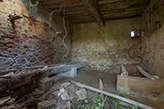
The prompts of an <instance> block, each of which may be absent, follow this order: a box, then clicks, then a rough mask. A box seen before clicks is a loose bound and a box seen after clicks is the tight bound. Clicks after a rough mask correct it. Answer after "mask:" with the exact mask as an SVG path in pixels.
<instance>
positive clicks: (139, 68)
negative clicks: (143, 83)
mask: <svg viewBox="0 0 164 109" xmlns="http://www.w3.org/2000/svg"><path fill="white" fill-rule="evenodd" d="M137 69H138V71H139V72H140V73H141V74H142V75H144V76H146V77H147V78H149V79H151V80H155V78H154V77H153V76H152V75H150V74H149V73H147V72H146V71H144V70H143V69H142V68H141V67H140V66H137Z"/></svg>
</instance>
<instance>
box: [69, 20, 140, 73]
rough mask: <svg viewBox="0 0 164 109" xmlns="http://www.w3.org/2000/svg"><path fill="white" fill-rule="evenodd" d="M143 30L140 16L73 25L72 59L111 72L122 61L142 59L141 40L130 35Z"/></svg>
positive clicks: (135, 62) (123, 62)
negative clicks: (104, 22) (132, 31)
mask: <svg viewBox="0 0 164 109" xmlns="http://www.w3.org/2000/svg"><path fill="white" fill-rule="evenodd" d="M133 27H134V28H136V29H138V30H139V29H141V18H129V19H121V20H111V21H106V24H105V26H104V27H101V26H99V25H98V24H97V23H87V24H74V25H73V26H72V30H73V36H72V61H74V62H85V63H87V64H88V65H89V66H90V68H91V69H95V70H101V71H108V70H109V69H111V68H113V67H114V66H117V65H120V64H139V63H140V62H141V39H140V38H134V39H132V38H131V36H130V32H131V30H132V29H133Z"/></svg>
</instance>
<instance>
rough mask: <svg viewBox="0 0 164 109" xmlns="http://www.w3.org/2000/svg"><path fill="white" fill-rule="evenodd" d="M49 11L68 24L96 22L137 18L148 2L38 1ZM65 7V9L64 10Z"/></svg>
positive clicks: (136, 0) (119, 0)
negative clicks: (63, 18)
mask: <svg viewBox="0 0 164 109" xmlns="http://www.w3.org/2000/svg"><path fill="white" fill-rule="evenodd" d="M40 1H41V2H42V3H43V5H45V6H46V7H47V8H48V9H50V10H51V11H54V10H59V9H60V7H62V8H61V10H60V12H56V14H58V15H59V16H61V17H63V13H64V10H65V20H66V21H68V22H70V23H88V22H98V23H99V24H100V25H104V22H105V20H111V19H123V18H130V17H139V16H141V14H142V13H143V11H144V10H145V9H146V7H147V5H148V4H149V2H150V0H40ZM64 7H65V8H64Z"/></svg>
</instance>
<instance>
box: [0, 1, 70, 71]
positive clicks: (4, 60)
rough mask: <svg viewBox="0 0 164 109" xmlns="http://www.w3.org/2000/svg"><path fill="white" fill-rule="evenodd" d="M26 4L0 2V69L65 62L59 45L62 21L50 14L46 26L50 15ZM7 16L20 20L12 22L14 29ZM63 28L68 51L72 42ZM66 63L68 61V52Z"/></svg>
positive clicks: (63, 53)
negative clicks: (14, 16) (50, 18)
mask: <svg viewBox="0 0 164 109" xmlns="http://www.w3.org/2000/svg"><path fill="white" fill-rule="evenodd" d="M29 1H30V0H3V2H0V69H7V68H18V67H21V68H22V67H27V66H34V65H45V64H57V63H63V62H65V61H66V60H64V59H63V56H64V55H65V54H66V48H65V46H64V45H63V43H62V38H63V36H64V35H65V31H64V28H63V20H62V18H61V17H59V16H57V15H55V14H53V16H52V20H51V22H49V15H50V11H49V10H47V9H45V7H44V6H43V5H42V4H41V3H39V5H37V7H33V6H30V2H29ZM31 1H32V0H31ZM9 14H11V15H14V14H16V15H19V16H21V17H23V18H22V19H18V20H15V29H13V27H12V23H11V21H10V20H8V19H9V17H8V16H9ZM49 24H50V25H49ZM66 27H67V31H68V35H67V37H66V39H65V42H66V45H67V46H68V48H69V50H70V49H71V40H70V39H71V38H70V32H69V31H70V29H69V24H68V23H66ZM56 32H62V34H59V35H57V34H56ZM68 59H69V60H70V52H69V54H68Z"/></svg>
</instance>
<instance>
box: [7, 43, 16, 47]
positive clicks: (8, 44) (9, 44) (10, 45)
mask: <svg viewBox="0 0 164 109" xmlns="http://www.w3.org/2000/svg"><path fill="white" fill-rule="evenodd" d="M6 45H7V46H8V47H9V48H13V47H15V44H14V43H13V42H7V44H6Z"/></svg>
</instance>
